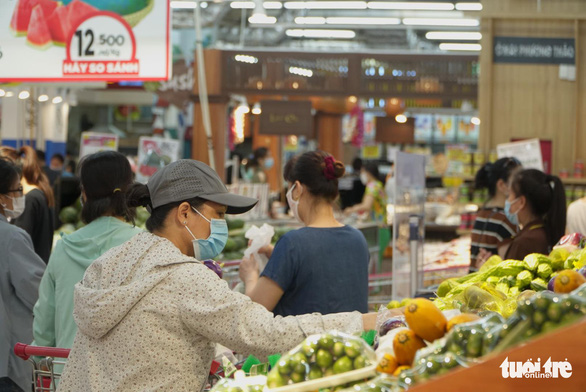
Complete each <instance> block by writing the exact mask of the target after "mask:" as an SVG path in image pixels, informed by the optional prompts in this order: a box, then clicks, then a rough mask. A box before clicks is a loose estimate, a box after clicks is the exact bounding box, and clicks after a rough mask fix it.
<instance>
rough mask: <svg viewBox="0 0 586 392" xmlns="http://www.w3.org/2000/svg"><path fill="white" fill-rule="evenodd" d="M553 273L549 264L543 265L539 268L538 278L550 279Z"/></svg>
mask: <svg viewBox="0 0 586 392" xmlns="http://www.w3.org/2000/svg"><path fill="white" fill-rule="evenodd" d="M552 273H553V269H552V268H551V265H549V264H545V263H542V264H539V265H538V266H537V276H539V277H540V278H542V279H548V278H549V276H550V275H551V274H552Z"/></svg>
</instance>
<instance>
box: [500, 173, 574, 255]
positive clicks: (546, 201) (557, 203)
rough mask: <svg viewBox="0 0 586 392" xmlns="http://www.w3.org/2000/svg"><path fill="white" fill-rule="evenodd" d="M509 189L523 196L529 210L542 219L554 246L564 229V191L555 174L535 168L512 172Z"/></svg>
mask: <svg viewBox="0 0 586 392" xmlns="http://www.w3.org/2000/svg"><path fill="white" fill-rule="evenodd" d="M511 189H512V191H513V193H514V194H515V196H517V197H519V196H525V199H526V200H527V203H528V205H529V208H530V209H531V211H532V212H533V213H534V214H535V215H537V216H539V217H540V218H542V219H543V222H544V224H545V231H546V232H547V237H548V242H549V245H550V246H554V245H555V244H556V243H557V242H558V241H559V239H560V238H561V237H562V236H563V235H564V234H565V230H566V192H565V190H564V184H563V183H562V181H561V180H560V178H559V177H557V176H552V175H550V174H545V173H544V172H542V171H540V170H536V169H525V170H517V171H515V172H514V173H513V176H512V180H511Z"/></svg>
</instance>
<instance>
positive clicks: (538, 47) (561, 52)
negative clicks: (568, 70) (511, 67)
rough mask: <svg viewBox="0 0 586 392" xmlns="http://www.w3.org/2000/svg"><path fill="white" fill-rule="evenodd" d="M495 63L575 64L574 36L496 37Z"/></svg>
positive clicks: (494, 48)
mask: <svg viewBox="0 0 586 392" xmlns="http://www.w3.org/2000/svg"><path fill="white" fill-rule="evenodd" d="M493 55H494V62H495V63H516V64H571V65H573V64H575V63H576V43H575V41H574V39H573V38H526V37H494V47H493Z"/></svg>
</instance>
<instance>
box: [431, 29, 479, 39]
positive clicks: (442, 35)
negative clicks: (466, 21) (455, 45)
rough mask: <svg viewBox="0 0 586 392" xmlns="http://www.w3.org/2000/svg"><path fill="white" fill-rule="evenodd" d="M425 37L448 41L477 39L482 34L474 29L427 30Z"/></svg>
mask: <svg viewBox="0 0 586 392" xmlns="http://www.w3.org/2000/svg"><path fill="white" fill-rule="evenodd" d="M425 38H427V39H431V40H448V41H479V40H480V39H482V34H481V33H478V32H474V31H429V32H428V33H427V34H425Z"/></svg>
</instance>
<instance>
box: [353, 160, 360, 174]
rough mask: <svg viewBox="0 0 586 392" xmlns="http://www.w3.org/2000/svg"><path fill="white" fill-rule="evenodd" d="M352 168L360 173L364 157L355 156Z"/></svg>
mask: <svg viewBox="0 0 586 392" xmlns="http://www.w3.org/2000/svg"><path fill="white" fill-rule="evenodd" d="M352 169H354V172H355V173H358V172H359V171H360V169H362V159H360V158H359V157H356V158H354V160H353V161H352Z"/></svg>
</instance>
